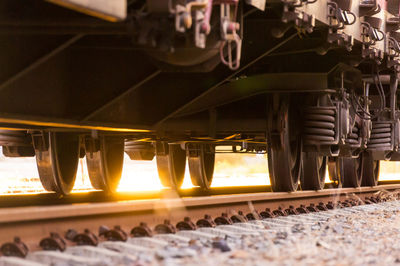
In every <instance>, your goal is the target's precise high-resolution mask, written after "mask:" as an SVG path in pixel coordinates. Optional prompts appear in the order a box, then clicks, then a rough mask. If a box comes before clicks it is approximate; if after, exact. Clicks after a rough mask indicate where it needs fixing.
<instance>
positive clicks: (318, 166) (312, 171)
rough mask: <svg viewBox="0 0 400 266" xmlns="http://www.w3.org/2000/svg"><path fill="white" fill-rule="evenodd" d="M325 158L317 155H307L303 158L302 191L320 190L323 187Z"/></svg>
mask: <svg viewBox="0 0 400 266" xmlns="http://www.w3.org/2000/svg"><path fill="white" fill-rule="evenodd" d="M326 166H327V157H326V156H320V155H318V154H317V153H308V154H305V156H303V167H302V173H301V175H302V176H301V179H300V181H301V188H302V189H303V190H320V189H323V188H324V185H325V173H326Z"/></svg>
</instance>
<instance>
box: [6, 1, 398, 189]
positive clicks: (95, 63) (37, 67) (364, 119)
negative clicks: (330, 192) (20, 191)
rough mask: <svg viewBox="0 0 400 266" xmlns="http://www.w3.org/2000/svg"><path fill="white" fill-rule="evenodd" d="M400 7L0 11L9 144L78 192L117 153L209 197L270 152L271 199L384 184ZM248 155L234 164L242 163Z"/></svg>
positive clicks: (173, 4)
mask: <svg viewBox="0 0 400 266" xmlns="http://www.w3.org/2000/svg"><path fill="white" fill-rule="evenodd" d="M399 6H400V1H399V0H102V1H100V0H19V1H15V0H0V50H1V53H0V61H1V62H2V67H1V69H0V128H1V131H0V145H1V146H2V147H3V154H4V155H5V156H7V157H33V156H35V157H36V162H37V168H38V172H39V176H40V180H41V182H42V185H43V187H44V188H45V189H46V190H48V191H52V192H55V193H58V194H59V195H67V194H69V193H70V192H71V190H72V188H73V186H74V181H75V176H76V171H77V167H78V162H79V159H80V158H84V157H86V161H87V166H88V173H89V177H90V180H91V183H92V185H93V187H94V188H95V189H99V190H104V191H106V192H109V193H112V192H114V191H116V189H117V186H118V183H119V180H120V177H121V172H122V169H123V159H124V153H126V154H128V155H129V157H130V159H132V160H153V159H154V158H155V160H156V162H157V169H158V173H159V177H160V180H161V183H162V184H163V186H165V187H170V188H171V189H179V187H180V186H181V184H182V182H183V177H184V173H185V171H186V165H188V168H189V169H188V170H189V172H190V176H191V180H192V183H193V184H194V185H195V186H199V187H200V188H202V189H204V190H208V189H209V188H210V185H211V183H212V179H213V172H214V164H215V154H216V153H218V152H219V151H220V149H219V147H220V146H224V149H225V152H226V151H229V152H232V153H237V154H243V153H266V154H267V161H268V162H266V164H267V163H268V169H269V175H270V181H271V187H272V190H273V191H279V192H293V191H296V190H297V189H300V188H301V189H303V190H320V189H323V188H324V182H325V172H326V171H328V172H329V176H330V178H331V179H332V180H333V181H334V184H335V185H336V186H337V187H360V186H376V185H377V184H378V176H379V168H380V161H381V160H386V161H399V160H400V151H399V145H400V120H399V118H400V109H399V101H398V97H397V96H398V93H399V92H398V87H399V85H398V81H399V70H400V31H399V28H400V17H399ZM238 156H240V155H238Z"/></svg>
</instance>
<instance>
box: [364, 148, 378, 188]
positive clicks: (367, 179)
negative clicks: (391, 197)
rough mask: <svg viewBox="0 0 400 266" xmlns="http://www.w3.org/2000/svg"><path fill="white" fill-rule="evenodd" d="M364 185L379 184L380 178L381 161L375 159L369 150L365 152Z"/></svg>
mask: <svg viewBox="0 0 400 266" xmlns="http://www.w3.org/2000/svg"><path fill="white" fill-rule="evenodd" d="M363 160H364V163H363V178H362V185H363V186H377V185H378V179H379V170H380V161H379V160H374V159H373V158H372V156H371V154H370V153H369V152H364V153H363Z"/></svg>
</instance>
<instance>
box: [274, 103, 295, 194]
mask: <svg viewBox="0 0 400 266" xmlns="http://www.w3.org/2000/svg"><path fill="white" fill-rule="evenodd" d="M277 116H278V117H277V119H276V120H277V121H279V126H281V128H282V130H281V132H280V133H279V134H269V143H267V144H268V169H269V176H270V180H271V186H272V190H273V191H296V190H297V187H298V184H299V180H300V172H301V162H302V144H301V137H300V134H298V132H296V125H295V121H296V115H295V110H294V108H289V105H288V104H287V103H282V104H281V105H280V110H279V112H278V114H277ZM270 130H271V129H270Z"/></svg>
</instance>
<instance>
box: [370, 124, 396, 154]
mask: <svg viewBox="0 0 400 266" xmlns="http://www.w3.org/2000/svg"><path fill="white" fill-rule="evenodd" d="M391 145H392V123H390V122H376V121H373V122H372V131H371V137H370V139H369V141H368V143H367V147H368V149H381V148H385V147H387V148H390V147H391Z"/></svg>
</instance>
